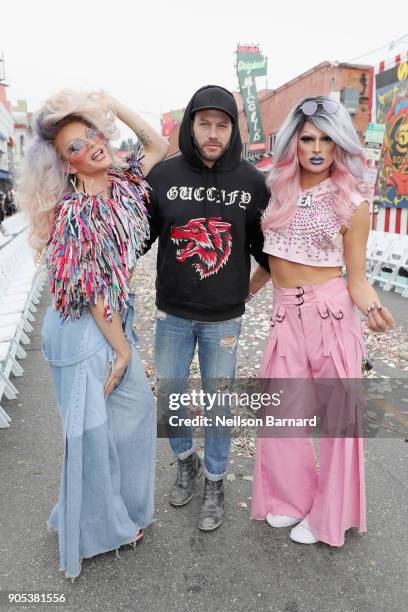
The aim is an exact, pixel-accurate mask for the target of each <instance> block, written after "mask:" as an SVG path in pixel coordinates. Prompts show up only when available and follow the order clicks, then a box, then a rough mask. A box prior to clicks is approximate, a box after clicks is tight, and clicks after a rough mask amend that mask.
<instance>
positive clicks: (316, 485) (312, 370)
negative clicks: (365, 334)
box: [251, 278, 366, 546]
mask: <svg viewBox="0 0 408 612" xmlns="http://www.w3.org/2000/svg"><path fill="white" fill-rule="evenodd" d="M273 298H274V299H273V302H274V304H273V313H272V319H271V321H272V327H271V332H270V335H269V338H268V340H267V343H266V347H265V352H264V355H263V357H262V362H261V366H260V372H259V375H260V378H282V379H283V378H296V379H322V378H331V379H337V378H341V379H345V378H353V379H357V378H361V362H362V358H363V356H364V355H365V347H364V343H363V339H362V333H361V325H360V320H359V316H358V312H357V309H356V307H355V305H354V304H353V302H352V300H351V298H350V295H349V293H348V291H347V286H346V283H345V281H344V279H342V278H333V279H331V280H329V281H327V282H325V283H323V284H321V285H309V286H305V287H300V288H295V289H283V288H279V287H274V290H273ZM268 513H272V514H284V515H288V516H293V517H296V518H301V519H303V518H304V517H307V519H308V522H309V526H310V528H311V530H312V531H313V533H314V535H315V536H316V537H317V538H318V539H319V540H321V541H322V542H326V543H327V544H330V545H331V546H342V545H343V544H344V533H345V531H346V530H347V529H349V528H350V527H357V529H358V530H359V532H360V533H361V532H364V531H366V503H365V485H364V439H363V437H327V438H325V437H321V438H320V469H319V471H317V468H316V460H315V454H314V446H313V442H312V440H311V438H310V437H307V436H305V437H303V438H298V437H291V438H278V437H259V436H258V439H257V445H256V457H255V470H254V477H253V492H252V511H251V517H252V518H253V519H259V520H263V519H265V517H266V515H267V514H268Z"/></svg>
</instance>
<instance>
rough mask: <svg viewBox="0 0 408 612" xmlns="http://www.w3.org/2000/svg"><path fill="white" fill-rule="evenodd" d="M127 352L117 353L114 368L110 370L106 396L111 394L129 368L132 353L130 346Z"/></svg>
mask: <svg viewBox="0 0 408 612" xmlns="http://www.w3.org/2000/svg"><path fill="white" fill-rule="evenodd" d="M128 348H129V350H128V352H127V353H124V354H122V353H121V354H120V355H116V359H115V361H114V362H113V366H112V369H111V370H110V372H109V376H108V379H107V381H106V383H105V387H104V394H105V397H107V396H108V395H110V394H111V393H112V391H114V390H115V388H116V387H117V386H118V385H119V383H120V381H121V380H122V378H123V376H124V375H125V372H126V370H127V368H128V367H129V362H130V358H131V355H132V352H131V349H130V347H128Z"/></svg>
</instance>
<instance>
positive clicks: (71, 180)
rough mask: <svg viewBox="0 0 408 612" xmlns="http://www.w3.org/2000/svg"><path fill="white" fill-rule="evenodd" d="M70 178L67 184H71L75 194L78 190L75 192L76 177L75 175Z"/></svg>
mask: <svg viewBox="0 0 408 612" xmlns="http://www.w3.org/2000/svg"><path fill="white" fill-rule="evenodd" d="M70 176H71V178H70V179H69V182H70V183H71V184H72V186H73V188H74V191H75V193H78V190H77V177H76V174H71V175H70Z"/></svg>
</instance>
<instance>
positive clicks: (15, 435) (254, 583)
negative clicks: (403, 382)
mask: <svg viewBox="0 0 408 612" xmlns="http://www.w3.org/2000/svg"><path fill="white" fill-rule="evenodd" d="M143 261H144V263H143V264H142V266H141V268H140V270H139V271H138V274H139V276H138V278H137V280H136V284H137V285H138V286H139V287H140V292H139V295H138V319H137V322H136V326H137V328H138V330H139V333H140V336H141V339H142V348H141V353H142V355H143V358H144V360H145V363H146V367H147V369H148V370H149V368H150V370H151V367H152V362H151V345H152V334H153V318H154V315H153V314H152V313H153V309H154V305H153V299H152V296H153V281H152V278H153V272H152V270H153V255H149V256H148V257H145V258H144V260H143ZM143 287H144V288H143ZM268 291H270V289H266V290H265V294H264V296H263V297H259V298H258V297H257V298H256V300H254V302H253V303H252V304H251V308H252V309H253V311H251V312H256V310H257V309H262V308H264V309H265V308H266V309H267V308H268V306H267V305H266V306H265V304H268V301H269V294H268V293H267V292H268ZM381 297H382V300H383V303H384V304H386V305H390V307H391V308H392V310H393V313H394V316H395V318H396V319H397V321H398V324H399V325H400V326H401V329H402V330H404V328H405V329H406V325H407V320H408V312H407V304H408V301H407V300H404V299H403V298H401V297H399V296H397V295H394V294H382V296H381ZM257 300H258V301H257ZM48 304H49V297H48V292H47V289H45V290H44V294H43V299H42V301H41V304H40V307H39V310H38V314H37V317H36V322H35V329H34V331H33V332H32V334H31V338H32V342H31V344H30V345H29V347H28V357H27V359H26V360H25V361H24V364H23V365H24V369H25V373H24V376H23V377H22V378H20V379H19V380H18V381H16V384H17V386H18V388H19V391H20V394H19V397H18V399H17V400H14V401H10V402H7V401H5V402H4V408H5V409H6V411H7V412H8V413H9V415H10V416H11V418H12V423H11V426H10V428H8V429H1V430H0V495H1V498H0V547H1V555H0V591H2V594H1V595H0V602H1V603H0V609H2V610H3V609H9V607H8V605H6V594H5V592H6V591H13V592H19V593H23V592H24V593H27V592H36V593H64V594H65V597H66V600H67V601H66V603H65V604H59V605H58V606H55V605H54V604H38V605H36V606H35V607H36V609H41V610H51V609H66V610H137V611H139V610H140V611H143V612H144V611H149V612H150V611H152V612H162V611H163V612H164V611H170V612H173V611H174V612H176V611H177V612H179V611H182V610H188V611H205V612H212V611H214V612H216V611H217V612H218V611H231V612H235V611H241V610H242V611H244V610H246V611H248V610H249V611H252V610H254V611H255V610H261V611H263V610H265V611H273V612H280V611H282V612H283V611H285V612H301V611H315V610H323V611H326V610H330V611H331V612H349V611H354V610H355V611H357V610H358V611H359V612H366V611H367V612H376V611H378V612H383V611H384V610H387V611H388V610H389V611H393V612H399V611H401V612H402V611H405V610H406V609H407V596H408V592H407V585H408V572H407V567H408V558H407V557H408V553H407V551H408V512H407V508H408V482H407V481H408V478H407V474H408V443H407V441H405V440H404V435H403V434H402V433H401V432H402V431H403V429H402V426H401V430H399V431H400V433H395V431H394V433H393V434H392V435H387V436H386V435H382V434H381V432H380V433H379V435H378V436H377V437H376V438H373V439H368V440H367V450H366V455H367V461H366V474H367V504H368V532H367V533H366V534H364V535H358V533H356V532H355V531H354V530H350V531H349V532H348V533H347V537H346V543H345V545H344V547H342V548H341V549H337V548H332V547H329V546H327V545H325V544H322V543H319V544H316V545H311V546H305V545H299V544H295V543H293V542H291V541H290V539H289V529H281V530H275V529H272V528H271V527H269V526H268V525H267V524H266V523H265V522H258V521H251V520H250V518H249V508H250V503H251V502H250V498H251V481H250V477H251V473H252V468H253V445H252V443H251V442H249V443H246V442H245V441H244V442H242V443H240V441H239V440H237V442H236V444H234V446H233V449H232V453H231V463H230V469H229V474H230V475H229V479H227V480H226V500H227V506H226V518H225V521H224V524H223V525H222V526H221V527H220V528H219V529H218V530H217V531H215V532H213V533H207V534H204V533H201V532H199V531H198V529H197V528H196V521H197V518H198V514H199V508H200V495H201V489H202V485H203V482H202V481H201V484H200V488H199V490H198V491H197V494H196V495H195V497H194V499H193V501H192V502H191V503H190V504H189V505H188V506H186V507H184V508H179V509H175V508H172V507H170V506H169V505H168V502H167V492H168V489H169V487H170V485H171V484H172V482H173V479H174V476H175V466H174V465H172V461H173V457H172V454H171V452H170V450H169V445H168V442H167V440H159V444H158V453H157V462H156V520H155V522H154V524H153V525H152V527H151V528H149V529H148V530H147V533H146V536H145V540H144V541H143V543H142V544H141V545H140V546H138V547H137V549H136V550H132V549H129V550H124V551H123V552H121V553H120V558H119V559H117V558H116V556H115V554H114V553H107V554H104V555H100V556H98V557H96V558H93V559H89V560H84V562H83V569H82V574H81V576H80V578H79V579H78V580H77V581H76V582H75V583H73V584H72V583H71V582H70V581H68V580H67V579H66V578H65V577H64V575H63V574H62V573H61V572H59V570H58V544H57V536H56V534H55V533H49V532H48V531H47V529H46V520H47V518H48V515H49V512H50V510H51V508H52V506H53V505H54V503H55V501H56V500H57V496H58V487H59V478H60V467H61V459H62V449H63V442H62V436H61V432H60V424H59V420H58V416H57V412H56V406H55V399H54V394H53V387H52V380H51V376H50V370H49V368H48V365H47V364H46V362H45V361H44V360H43V358H42V355H41V342H40V329H41V322H42V317H43V314H44V311H45V309H46V307H47V306H48ZM250 322H251V317H248V316H247V318H246V319H245V321H244V328H243V333H242V342H241V347H240V353H239V367H238V371H239V372H241V375H245V376H247V375H249V372H250V371H252V370H251V368H252V367H253V368H255V367H256V362H259V357H260V353H261V352H262V344H263V342H264V340H265V337H266V333H267V331H266V326H265V321H264V320H263V319H262V320H259V329H260V328H262V333H260V339H259V341H257V340H254V330H253V328H252V327H251V325H250ZM401 333H402V332H401ZM255 336H256V334H255ZM253 342H258V344H256V345H255V346H253V345H252V343H253ZM386 367H387V366H385V365H384V368H386ZM380 369H381V367H380ZM254 371H255V370H254ZM386 371H387V372H388V370H386ZM393 372H394V373H393V375H394V376H395V375H398V376H401V377H403V376H405V377H406V376H407V372H406V371H405V370H404V369H403V368H402V369H401V368H397V369H396V370H395V369H394V370H393ZM407 395H408V393H407ZM2 402H3V400H2ZM405 408H406V409H408V404H406V405H405ZM401 424H402V422H401ZM391 429H392V428H391ZM32 607H34V606H32ZM10 609H11V608H10Z"/></svg>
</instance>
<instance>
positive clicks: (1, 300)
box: [0, 230, 46, 427]
mask: <svg viewBox="0 0 408 612" xmlns="http://www.w3.org/2000/svg"><path fill="white" fill-rule="evenodd" d="M45 278H46V275H45V271H44V269H43V268H40V267H37V266H36V265H35V263H34V257H33V251H32V249H31V248H30V246H29V245H28V241H27V230H24V231H23V230H21V232H20V233H19V234H18V235H17V236H16V237H14V238H13V239H12V240H11V241H9V242H7V243H6V244H5V245H4V246H2V247H0V427H8V426H9V422H10V420H11V419H10V417H9V416H8V415H7V413H6V412H5V410H4V409H3V408H2V407H1V399H2V397H3V395H4V396H5V397H6V398H8V399H14V398H15V397H16V395H17V393H18V391H17V388H16V387H15V385H14V383H13V382H12V381H11V380H10V375H11V374H13V375H14V376H16V377H18V376H22V374H23V372H24V370H23V368H22V366H21V364H20V363H19V362H18V360H19V359H24V358H25V357H26V355H27V353H26V352H25V350H24V349H23V347H22V344H28V343H29V342H30V339H29V337H28V335H27V333H29V332H30V331H31V330H32V329H33V327H32V325H31V321H33V320H34V314H33V313H34V312H36V310H37V309H36V306H35V305H36V304H38V302H39V300H40V295H41V291H42V288H43V285H44V281H45Z"/></svg>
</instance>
